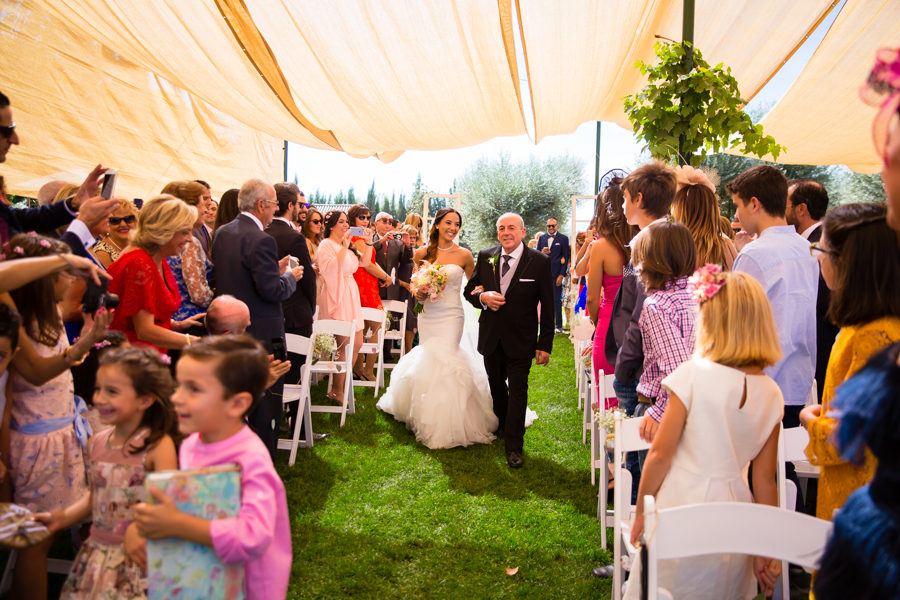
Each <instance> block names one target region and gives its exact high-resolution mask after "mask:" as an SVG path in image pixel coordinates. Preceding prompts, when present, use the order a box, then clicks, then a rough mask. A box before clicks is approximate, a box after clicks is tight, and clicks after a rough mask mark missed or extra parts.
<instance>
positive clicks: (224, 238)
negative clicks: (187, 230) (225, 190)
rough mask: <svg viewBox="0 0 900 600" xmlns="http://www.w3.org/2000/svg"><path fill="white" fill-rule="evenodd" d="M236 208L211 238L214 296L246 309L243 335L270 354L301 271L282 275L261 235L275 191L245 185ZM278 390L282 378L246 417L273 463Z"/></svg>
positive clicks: (257, 183) (255, 182)
mask: <svg viewBox="0 0 900 600" xmlns="http://www.w3.org/2000/svg"><path fill="white" fill-rule="evenodd" d="M238 208H239V209H240V210H241V214H239V215H238V216H237V218H235V219H234V220H233V221H232V222H230V223H228V224H226V225H223V226H222V227H219V229H217V230H216V235H215V237H213V244H212V258H213V262H214V263H215V265H216V273H217V274H218V276H217V277H216V296H222V295H225V294H227V295H229V296H234V297H235V298H237V299H238V300H242V301H243V302H244V303H245V304H246V305H247V307H248V308H249V309H250V325H249V326H248V327H247V333H248V334H250V335H252V336H253V337H255V338H256V339H257V340H259V342H260V343H261V344H262V345H263V346H265V348H266V351H267V352H269V353H271V352H272V339H273V338H281V339H283V338H284V312H283V310H282V303H283V302H284V301H285V300H287V299H288V298H290V297H291V294H293V293H294V290H296V289H297V281H299V280H300V279H301V278H302V277H303V267H296V268H295V269H291V270H288V259H289V258H290V257H289V256H285V257H284V258H283V259H282V260H278V245H277V243H276V242H275V238H273V237H272V236H270V235H268V234H267V233H265V231H264V229H265V227H266V226H267V225H269V223H271V222H272V219H273V217H274V216H275V211H276V210H277V209H278V201H277V200H276V199H275V188H273V187H272V186H271V185H269V184H268V183H266V182H265V181H262V180H260V179H250V180H249V181H246V182H245V183H244V185H242V186H241V191H240V192H239V193H238ZM283 386H284V378H282V379H279V380H278V381H277V382H276V383H275V385H273V386H272V387H271V388H269V389H268V390H266V392H265V393H264V394H263V397H262V399H261V400H260V402H259V404H257V406H256V408H255V409H254V410H253V412H252V413H251V414H250V415H248V417H247V422H248V423H249V424H250V427H252V428H253V430H254V431H255V432H256V434H257V435H258V436H259V437H260V439H261V440H262V441H263V443H264V444H265V445H266V447H267V448H268V449H269V453H270V454H271V455H272V459H273V460H274V458H275V451H276V449H277V447H278V431H279V427H278V426H279V425H280V423H281V394H282V390H283Z"/></svg>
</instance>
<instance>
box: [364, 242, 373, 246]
mask: <svg viewBox="0 0 900 600" xmlns="http://www.w3.org/2000/svg"><path fill="white" fill-rule="evenodd" d="M374 245H375V244H370V243H369V242H366V246H374Z"/></svg>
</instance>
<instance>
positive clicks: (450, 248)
mask: <svg viewBox="0 0 900 600" xmlns="http://www.w3.org/2000/svg"><path fill="white" fill-rule="evenodd" d="M454 246H456V244H450V247H449V248H441V247H440V246H438V247H437V249H438V250H443V251H444V252H446V251H447V250H453V247H454Z"/></svg>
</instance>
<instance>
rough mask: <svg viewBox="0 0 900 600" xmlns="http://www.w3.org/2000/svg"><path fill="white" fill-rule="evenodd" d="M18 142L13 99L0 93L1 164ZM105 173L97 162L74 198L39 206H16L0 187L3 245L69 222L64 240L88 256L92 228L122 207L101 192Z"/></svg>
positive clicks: (92, 241) (0, 240) (92, 242)
mask: <svg viewBox="0 0 900 600" xmlns="http://www.w3.org/2000/svg"><path fill="white" fill-rule="evenodd" d="M18 144H19V134H18V132H17V131H16V124H15V121H14V120H13V112H12V107H11V106H10V103H9V98H7V97H6V95H4V94H3V93H0V163H2V162H5V161H6V155H7V154H9V151H10V150H11V149H12V147H13V146H15V145H18ZM104 172H106V169H105V168H104V167H103V165H97V166H96V167H94V170H93V171H91V172H90V174H89V175H88V176H87V179H85V180H84V183H82V184H81V187H80V188H79V190H78V193H76V194H75V196H74V197H73V198H70V199H69V200H61V201H59V202H54V203H53V204H48V205H46V206H39V207H37V208H13V207H12V206H10V204H9V201H8V200H7V199H6V196H5V194H3V193H2V190H0V244H5V243H6V242H7V241H9V238H11V237H13V236H14V235H16V234H17V233H21V232H23V231H36V232H38V233H45V232H51V231H53V230H55V229H56V228H58V227H62V226H64V225H69V228H68V230H67V231H66V232H65V233H64V234H63V235H61V236H60V238H59V239H60V241H63V242H65V243H66V244H68V245H69V246H70V247H71V248H72V252H73V253H74V254H77V255H78V256H82V257H85V258H86V257H87V250H88V248H90V247H91V246H93V245H94V243H95V242H96V240H95V238H94V236H93V235H91V229H94V228H96V227H97V225H99V224H100V223H102V222H103V221H104V220H106V218H107V217H108V216H109V215H110V214H111V213H112V212H113V211H114V210H116V208H117V207H118V206H119V201H118V200H117V199H116V198H110V199H109V200H106V199H105V198H103V197H102V196H100V195H99V193H98V192H99V190H100V183H101V182H102V180H103V174H104ZM0 187H2V186H0Z"/></svg>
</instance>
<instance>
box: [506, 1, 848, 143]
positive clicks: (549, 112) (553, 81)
mask: <svg viewBox="0 0 900 600" xmlns="http://www.w3.org/2000/svg"><path fill="white" fill-rule="evenodd" d="M519 6H520V10H521V15H522V36H523V38H524V46H525V52H526V60H527V63H528V76H529V78H528V81H529V83H530V84H531V95H532V106H533V107H534V120H535V140H536V141H538V142H539V141H540V140H541V139H542V138H544V137H545V136H547V135H553V134H556V133H571V132H573V131H575V129H577V128H578V126H579V125H581V124H582V123H584V122H585V121H592V120H593V121H612V122H614V123H618V124H619V125H621V126H622V127H625V128H626V129H629V130H630V129H631V128H632V127H631V123H630V122H629V121H628V118H627V117H626V116H625V113H624V110H623V102H622V98H623V97H625V96H627V95H629V94H633V93H635V92H637V91H639V90H640V89H641V88H642V87H643V86H644V85H645V84H646V79H644V78H643V77H642V76H641V74H640V72H639V71H638V70H637V69H635V68H634V64H635V62H637V61H638V60H643V61H644V62H648V63H652V62H655V60H656V58H655V55H654V53H653V46H654V44H655V43H656V41H657V40H656V39H655V38H654V36H655V35H659V36H662V37H663V38H669V39H670V40H681V33H682V3H681V2H662V1H660V0H631V1H629V2H621V1H616V0H567V1H566V2H546V1H545V0H519ZM833 6H834V2H833V1H832V0H805V1H803V2H784V0H696V18H695V29H694V40H695V46H696V47H697V48H699V49H700V50H701V52H702V53H703V58H704V59H705V60H706V62H708V63H709V64H711V65H716V64H718V63H720V62H722V63H725V65H726V66H729V67H731V70H732V74H733V75H734V76H735V77H736V78H737V80H738V82H739V83H740V89H741V93H742V94H743V95H744V98H745V99H746V100H749V99H750V98H751V97H752V96H753V95H755V94H756V92H757V91H759V89H760V88H761V87H762V86H763V85H764V84H765V82H767V81H768V80H769V78H770V77H771V76H772V74H773V73H774V71H775V70H776V69H777V68H778V67H780V66H781V65H782V64H783V62H784V61H785V60H786V59H787V57H788V55H789V54H791V53H792V51H793V50H794V48H795V47H796V46H798V45H799V44H800V43H801V42H802V41H803V39H804V36H805V35H806V34H807V33H808V32H809V31H810V30H811V29H813V28H814V25H816V24H817V23H818V22H819V21H820V20H821V19H822V18H823V17H824V15H825V14H827V12H829V11H830V10H831V9H832V8H833Z"/></svg>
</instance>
